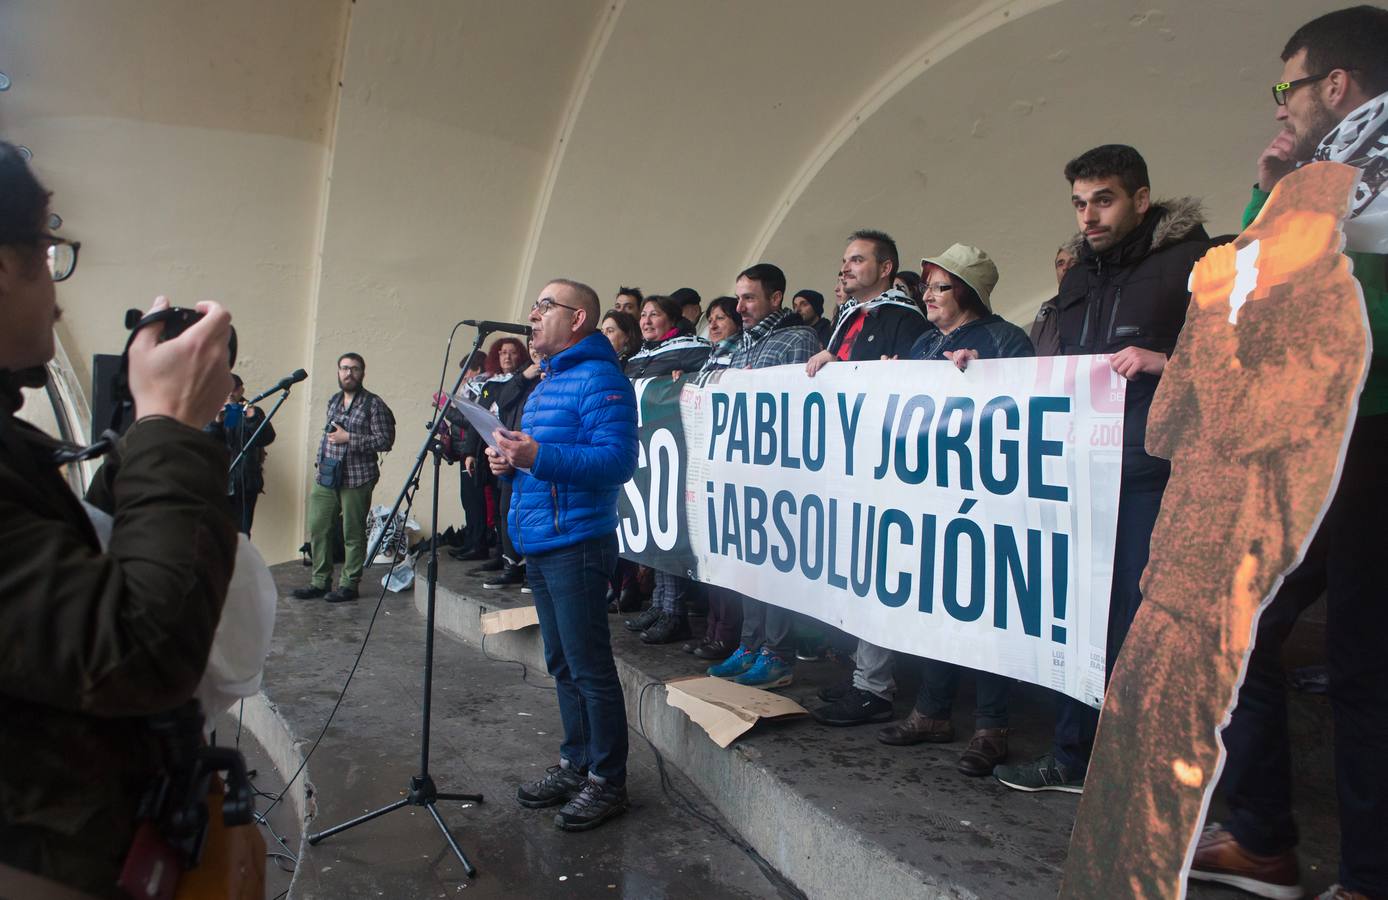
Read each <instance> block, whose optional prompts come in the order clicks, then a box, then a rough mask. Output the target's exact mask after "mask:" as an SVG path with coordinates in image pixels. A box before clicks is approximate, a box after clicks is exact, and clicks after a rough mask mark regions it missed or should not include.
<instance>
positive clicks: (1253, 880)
mask: <svg viewBox="0 0 1388 900" xmlns="http://www.w3.org/2000/svg"><path fill="white" fill-rule="evenodd" d="M1190 877H1191V878H1193V879H1195V880H1196V881H1212V882H1214V883H1215V884H1227V885H1229V886H1230V887H1236V888H1238V889H1239V890H1241V891H1247V892H1248V893H1250V894H1254V895H1256V896H1259V897H1269V898H1271V900H1300V898H1301V897H1302V896H1303V892H1302V890H1301V870H1300V868H1299V867H1298V866H1297V862H1296V854H1295V853H1294V852H1292V851H1291V850H1288V851H1287V852H1286V853H1279V854H1277V855H1276V856H1258V855H1257V854H1255V853H1249V852H1248V851H1247V850H1245V849H1244V848H1243V847H1241V846H1239V842H1238V841H1236V840H1234V836H1233V835H1232V834H1230V833H1229V832H1227V831H1225V830H1224V829H1223V828H1220V827H1219V825H1218V824H1212V825H1209V826H1208V827H1206V829H1205V832H1204V834H1202V835H1200V843H1198V844H1196V846H1195V860H1194V862H1192V863H1191V866H1190Z"/></svg>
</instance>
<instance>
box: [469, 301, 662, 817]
mask: <svg viewBox="0 0 1388 900" xmlns="http://www.w3.org/2000/svg"><path fill="white" fill-rule="evenodd" d="M599 321H600V314H599V309H598V295H597V294H596V293H594V291H593V289H592V288H590V287H589V286H588V285H586V284H582V283H580V282H577V281H571V280H569V279H567V278H557V279H555V280H554V281H551V282H550V283H549V284H546V285H545V286H544V288H543V289H542V290H541V291H540V296H539V298H538V299H537V300H536V301H535V303H534V305H533V306H532V307H531V310H530V327H531V329H532V330H531V346H532V347H533V348H534V350H535V352H536V353H537V354H538V355H539V356H540V357H542V361H541V363H540V372H541V380H540V383H539V384H538V385H536V387H535V389H534V390H533V391H531V393H530V396H529V397H528V398H527V399H526V401H525V411H524V412H523V413H522V414H521V422H520V429H519V430H508V429H497V431H495V432H494V433H493V434H492V435H491V438H492V441H493V442H494V445H493V446H491V447H488V448H487V461H488V463H489V465H490V466H491V469H492V472H493V474H495V475H496V476H498V477H499V478H505V479H510V480H511V507H510V510H509V512H508V514H507V519H506V525H507V527H508V528H509V529H510V534H511V540H512V542H513V543H514V544H515V545H516V552H517V553H519V554H521V555H523V556H524V557H525V558H526V562H527V569H528V571H527V574H528V576H529V578H530V587H531V589H532V590H533V592H534V596H535V612H536V614H537V616H538V617H539V620H540V637H541V639H542V640H543V641H544V646H545V664H546V667H547V668H548V669H549V674H550V675H552V676H553V677H554V687H555V691H556V692H557V693H558V695H559V718H560V720H561V721H562V723H563V726H564V740H563V743H561V744H560V746H559V763H558V765H555V766H551V767H550V769H549V771H548V773H547V774H546V775H545V777H544V778H541V779H539V780H537V781H531V782H526V783H524V784H522V785H520V787H519V788H517V790H516V799H517V801H518V802H519V803H520V804H521V806H524V807H527V808H529V809H542V808H545V807H550V806H560V804H563V805H562V806H561V807H560V810H559V813H558V815H556V816H555V818H554V824H555V826H556V827H558V828H560V829H562V830H564V831H586V830H588V829H590V828H596V827H597V826H599V825H601V824H602V823H603V822H605V821H607V820H608V819H611V818H613V817H614V816H618V815H621V814H622V813H623V812H625V811H626V809H627V803H628V801H627V790H626V775H627V717H626V701H625V700H624V699H623V695H622V683H621V680H620V679H619V678H618V676H617V665H616V662H615V661H614V660H613V658H612V639H611V635H610V633H609V631H608V625H607V586H608V583H609V582H610V581H611V579H612V574H613V572H614V571H616V568H617V492H618V491H620V490H621V488H622V485H624V484H626V483H627V482H628V481H630V480H631V476H632V474H633V473H634V472H635V471H636V459H637V433H636V393H635V391H633V390H632V386H631V382H630V381H628V380H627V378H626V376H624V375H623V374H622V369H621V367H620V366H619V365H618V363H617V354H616V352H615V351H614V350H613V349H612V344H611V343H610V342H609V341H608V340H607V337H606V336H605V335H603V334H602V332H600V331H598V324H599Z"/></svg>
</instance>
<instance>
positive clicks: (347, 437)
mask: <svg viewBox="0 0 1388 900" xmlns="http://www.w3.org/2000/svg"><path fill="white" fill-rule="evenodd" d="M365 378H366V360H364V359H362V358H361V356H360V355H359V354H356V353H344V354H342V356H340V357H338V360H337V386H338V387H339V388H341V390H339V391H338V392H337V393H336V394H333V395H332V397H330V398H328V424H327V425H325V426H324V428H323V437H322V439H321V440H320V441H319V443H318V477H317V478H315V479H314V482H313V486H312V487H311V488H309V494H308V541H309V552H310V553H311V554H312V555H313V581H312V582H310V583H309V584H307V585H305V586H304V587H301V588H296V589H295V590H294V596H295V598H297V599H299V600H313V599H316V598H318V597H324V596H325V595H326V597H325V599H326V600H327V601H328V602H329V603H342V602H344V601H347V600H355V599H357V584H358V583H360V581H361V572H362V569H364V568H366V517H367V514H368V513H369V512H370V511H371V492H372V490H374V489H375V487H376V480H377V479H378V478H380V477H381V468H380V464H379V463H378V462H377V460H376V454H378V453H386V452H388V451H389V450H390V448H391V447H393V446H394V445H395V414H394V413H392V412H391V411H390V407H389V406H386V402H385V401H384V400H382V399H381V398H380V397H378V396H376V395H375V394H373V393H371V392H370V391H368V390H367V389H366V388H364V387H362V381H363V380H365ZM339 514H341V516H342V546H343V549H344V551H345V558H344V560H343V563H342V578H341V580H339V581H338V583H337V590H335V591H329V590H328V585H330V584H331V583H332V579H333V544H332V538H333V522H334V520H335V519H336V517H337V516H338V515H339Z"/></svg>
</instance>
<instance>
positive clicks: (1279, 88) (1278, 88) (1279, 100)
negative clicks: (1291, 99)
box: [1272, 69, 1354, 106]
mask: <svg viewBox="0 0 1388 900" xmlns="http://www.w3.org/2000/svg"><path fill="white" fill-rule="evenodd" d="M1334 71H1335V70H1334V69H1331V70H1330V72H1326V73H1325V74H1323V75H1307V76H1306V77H1305V78H1297V79H1295V80H1293V81H1282V82H1279V83H1277V84H1274V85H1273V86H1272V99H1273V101H1274V102H1275V103H1276V104H1277V105H1278V106H1286V105H1287V95H1288V94H1290V93H1291V92H1292V91H1293V90H1294V89H1295V88H1299V87H1301V86H1302V85H1303V84H1314V83H1315V82H1317V81H1321V80H1322V79H1325V78H1329V77H1330V75H1331V73H1332V72H1334ZM1340 71H1342V72H1353V71H1354V70H1353V69H1340Z"/></svg>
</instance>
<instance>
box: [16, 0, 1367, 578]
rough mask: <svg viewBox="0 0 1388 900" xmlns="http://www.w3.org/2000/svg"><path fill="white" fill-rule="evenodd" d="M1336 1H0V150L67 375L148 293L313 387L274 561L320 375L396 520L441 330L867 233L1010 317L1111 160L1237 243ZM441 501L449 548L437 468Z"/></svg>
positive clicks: (725, 279)
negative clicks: (586, 289)
mask: <svg viewBox="0 0 1388 900" xmlns="http://www.w3.org/2000/svg"><path fill="white" fill-rule="evenodd" d="M1337 5H1339V4H1336V3H1329V2H1324V0H1315V2H1298V3H1278V4H1272V3H1266V2H1262V0H1171V2H1167V3H1164V4H1162V5H1161V6H1160V7H1153V6H1152V5H1150V4H1148V3H1137V2H1133V0H1104V2H1101V0H985V2H981V3H975V2H938V0H928V2H921V0H874V2H870V3H864V4H858V5H856V6H851V5H850V6H845V5H844V4H843V3H841V2H839V0H703V2H699V3H689V2H685V0H563V2H560V0H519V2H513V3H506V4H497V3H488V2H482V0H392V2H387V0H357V2H354V3H353V2H349V0H294V2H292V3H284V2H278V0H242V2H238V3H224V2H223V3H218V2H213V0H106V2H101V3H93V2H83V0H7V2H0V69H3V70H5V71H7V72H8V73H9V74H10V75H11V76H12V77H13V78H14V80H15V87H14V89H13V90H11V91H10V92H8V93H5V94H0V127H2V128H3V133H4V135H5V137H7V138H8V139H10V140H15V141H19V142H22V143H25V144H28V145H29V146H30V147H32V148H33V149H34V151H35V154H36V156H35V167H36V169H37V170H38V172H39V174H40V176H41V177H42V178H44V179H45V180H46V181H47V183H48V184H49V185H50V186H51V187H52V188H54V189H55V191H56V194H57V199H56V201H55V208H56V209H57V210H58V211H59V212H60V213H62V214H63V215H64V217H65V218H66V220H67V224H66V226H65V227H64V233H65V234H70V235H72V236H74V237H78V238H80V239H82V240H83V242H84V249H83V256H82V266H81V269H80V271H79V274H78V277H77V278H75V279H74V280H73V281H71V282H69V283H68V284H65V285H64V286H63V287H62V288H61V289H60V296H61V297H62V300H63V302H64V304H65V305H66V306H67V307H68V309H69V313H70V314H69V316H68V318H67V320H66V321H65V322H64V324H63V325H62V326H61V329H60V331H61V337H62V338H63V340H64V342H65V344H66V345H67V347H68V349H69V351H70V352H71V353H72V355H73V358H74V360H75V361H77V364H78V366H79V368H80V367H81V366H83V365H85V363H86V361H87V360H88V359H89V358H90V355H91V354H92V353H95V352H102V351H110V350H115V349H118V346H119V340H120V339H121V331H120V328H119V325H118V322H119V318H120V312H121V310H123V309H124V308H125V307H127V306H131V305H143V304H145V303H147V302H148V300H149V298H150V297H152V296H153V294H154V293H156V292H157V291H166V292H168V293H169V294H170V295H171V296H172V297H173V298H174V300H175V301H179V302H190V301H192V300H196V299H198V298H200V297H218V298H219V299H222V300H224V301H225V302H227V303H228V304H229V305H230V306H232V308H233V311H234V313H235V315H236V323H237V327H238V329H240V331H241V335H242V346H243V354H244V356H243V362H242V364H241V365H240V367H239V368H240V369H241V371H242V372H243V373H244V374H245V376H246V379H247V382H248V383H249V384H250V385H251V386H252V388H254V387H256V386H259V385H265V384H268V383H270V382H272V381H274V380H275V379H276V378H278V377H279V376H280V375H281V374H283V373H284V372H287V371H289V370H292V369H293V368H295V367H297V366H299V365H303V366H304V367H305V368H307V369H308V370H309V372H310V376H311V380H310V382H309V383H308V384H307V385H305V386H303V387H301V388H300V389H298V390H297V391H296V393H295V396H294V397H293V399H292V400H291V401H290V402H289V403H288V404H287V405H286V407H285V410H284V412H282V413H281V419H280V420H279V424H280V431H281V438H280V441H279V443H278V444H277V445H276V447H275V449H274V450H272V452H271V457H270V468H269V473H268V474H269V482H270V486H269V494H268V495H267V496H266V497H265V498H263V499H262V505H261V508H260V511H259V512H258V515H257V519H258V522H259V525H258V526H257V535H256V538H257V543H259V544H261V546H262V548H263V549H264V550H265V552H266V555H267V557H269V558H270V559H272V560H281V559H286V558H288V557H290V556H291V555H292V554H293V552H294V548H295V547H297V546H298V544H299V542H300V541H301V540H302V532H303V496H304V491H305V489H306V485H307V484H308V479H309V477H310V475H311V471H312V470H311V464H312V459H313V456H314V451H315V448H316V446H317V441H318V439H319V436H320V433H321V431H320V430H321V425H322V420H323V406H324V403H325V402H326V400H327V398H328V396H329V395H330V394H331V393H332V392H333V391H334V390H335V376H334V363H335V362H336V359H337V357H338V355H339V354H340V353H342V352H344V351H346V350H356V351H357V352H360V353H362V354H363V355H364V356H365V357H366V359H367V363H368V369H367V385H368V386H369V387H371V388H372V389H373V390H375V391H377V392H379V393H380V394H381V395H382V396H384V397H385V398H386V400H387V401H388V402H389V403H390V404H391V406H392V407H393V408H394V410H395V412H396V416H397V421H398V425H399V439H398V440H397V449H396V450H395V451H394V452H393V453H392V454H390V456H389V457H388V459H387V462H386V465H385V469H384V475H383V479H382V482H381V487H380V488H379V490H378V493H377V502H389V500H390V499H392V498H393V495H394V493H395V492H396V491H397V490H398V488H399V486H400V483H401V481H402V480H403V478H404V474H405V471H406V469H407V467H408V465H409V464H410V462H412V460H413V456H414V453H415V451H416V450H417V448H418V445H419V442H420V441H421V440H422V438H423V425H424V423H425V422H426V420H427V418H428V407H427V398H428V397H429V395H430V394H431V393H432V391H433V390H434V388H435V386H436V385H437V383H438V378H439V374H438V372H439V367H440V364H441V363H442V361H443V351H444V345H445V341H446V339H447V334H448V329H449V328H450V327H451V326H452V324H453V323H454V322H455V321H457V320H459V319H461V318H464V317H485V318H505V317H510V316H520V315H521V314H522V313H523V311H524V309H525V308H526V307H527V306H528V303H529V301H530V300H531V299H532V298H533V296H534V294H535V292H536V290H537V289H538V288H539V287H540V285H541V284H543V282H544V281H545V280H546V279H548V278H550V277H553V276H555V275H559V274H562V275H567V276H570V277H575V278H579V279H581V280H584V281H587V282H589V283H591V284H593V285H594V287H596V288H597V289H598V290H599V292H600V293H601V294H602V295H603V296H604V297H610V296H611V295H612V294H613V293H614V291H615V288H616V286H617V285H618V284H619V283H627V284H631V283H637V284H640V285H641V286H642V287H644V288H646V289H647V290H660V291H669V290H671V289H673V288H674V287H676V286H680V285H685V284H688V285H692V286H694V287H696V288H697V289H699V290H700V291H701V292H703V293H704V294H705V296H712V295H714V294H717V293H721V292H724V291H726V290H728V289H729V288H730V287H731V282H732V279H733V276H734V274H735V273H736V272H737V271H738V270H739V269H740V268H742V267H743V266H745V265H746V264H748V263H749V262H752V261H755V260H757V259H761V258H766V259H769V260H772V261H775V262H777V263H778V264H780V265H781V266H782V267H783V268H785V269H786V271H787V273H788V274H789V276H790V280H791V284H792V287H800V286H813V287H817V288H819V289H820V290H824V291H825V292H826V293H827V292H828V288H830V287H831V286H832V283H833V277H834V273H835V272H836V270H837V264H838V259H839V255H840V253H841V251H842V242H843V237H844V235H845V234H846V233H847V232H848V231H850V230H852V229H853V228H856V227H862V226H875V227H882V228H885V229H886V230H888V231H890V232H892V233H893V234H895V235H896V237H897V239H898V241H899V242H900V244H901V246H902V249H903V252H904V254H905V258H906V259H907V260H908V261H910V262H914V261H915V260H918V259H919V257H920V256H921V255H922V254H923V253H926V252H934V251H938V250H940V249H943V247H944V246H945V245H947V244H948V243H950V242H952V241H954V240H966V241H970V242H975V243H978V244H980V245H981V246H984V247H985V248H986V249H988V250H989V251H990V252H992V253H993V254H994V255H995V256H996V257H997V258H998V260H999V264H1000V267H1001V269H1002V281H1001V284H1000V286H999V288H998V291H997V293H996V295H995V299H996V302H997V306H998V308H999V310H1000V311H1001V312H1003V313H1004V314H1005V315H1008V316H1009V317H1010V318H1012V319H1013V320H1014V321H1018V322H1025V321H1027V320H1028V319H1029V318H1030V316H1031V314H1032V312H1033V310H1034V309H1035V307H1036V305H1037V304H1038V303H1039V302H1040V301H1041V300H1042V299H1044V298H1045V297H1046V296H1048V295H1049V292H1050V291H1051V290H1052V287H1053V283H1054V282H1053V276H1052V274H1051V269H1050V258H1051V254H1052V252H1053V250H1054V248H1055V246H1056V244H1057V243H1059V242H1060V240H1062V239H1063V238H1064V237H1065V236H1066V235H1067V234H1068V233H1069V232H1070V230H1071V228H1072V227H1073V219H1072V217H1071V215H1070V213H1069V211H1068V207H1067V204H1066V196H1067V193H1066V185H1065V184H1064V182H1063V180H1062V179H1061V177H1060V170H1061V168H1062V166H1063V165H1064V163H1065V161H1066V160H1067V159H1069V158H1070V157H1071V156H1072V155H1074V154H1075V153H1076V152H1078V151H1080V150H1083V149H1085V148H1087V147H1089V146H1092V145H1094V144H1097V143H1100V142H1105V141H1115V140H1117V141H1126V142H1130V143H1134V144H1135V145H1137V146H1138V147H1139V148H1140V149H1141V150H1142V151H1143V152H1144V153H1145V154H1146V155H1147V157H1148V159H1149V162H1150V163H1151V167H1152V175H1153V178H1154V181H1155V190H1156V193H1157V194H1158V195H1170V194H1177V193H1191V194H1197V195H1200V196H1203V197H1204V198H1205V200H1206V203H1207V204H1208V206H1209V211H1210V216H1211V220H1212V230H1213V231H1216V232H1218V231H1230V230H1233V229H1234V228H1235V226H1236V224H1237V218H1238V213H1239V211H1240V210H1241V208H1242V205H1243V201H1244V198H1245V192H1246V188H1247V185H1248V184H1249V182H1250V181H1251V180H1252V177H1253V160H1254V158H1255V156H1256V155H1257V153H1258V151H1259V150H1260V149H1261V148H1262V147H1263V146H1264V144H1265V143H1266V142H1267V141H1268V140H1269V139H1270V137H1271V135H1272V133H1273V130H1274V126H1273V122H1272V112H1273V109H1272V105H1271V102H1270V98H1269V97H1268V91H1267V87H1268V85H1269V84H1270V83H1271V82H1272V80H1273V79H1274V78H1275V77H1276V75H1277V74H1278V72H1279V69H1280V66H1279V63H1278V59H1277V54H1278V52H1279V50H1280V49H1281V46H1282V43H1283V41H1284V40H1285V39H1286V37H1287V36H1288V35H1289V34H1290V33H1291V31H1292V30H1293V29H1294V28H1295V27H1296V26H1297V25H1298V24H1300V23H1302V22H1304V21H1305V20H1307V19H1309V18H1311V17H1312V16H1314V15H1316V14H1318V13H1320V12H1323V11H1326V10H1328V9H1332V8H1334V7H1335V6H1337ZM339 80H340V82H341V88H340V89H339V87H338V82H339ZM470 339H471V334H470V333H469V332H467V331H463V332H462V333H460V335H459V339H458V340H459V343H458V344H456V345H455V346H454V349H453V354H452V358H453V360H455V361H456V360H457V359H458V358H459V357H460V356H461V355H462V352H463V349H464V344H466V343H467V342H468V341H470ZM455 373H456V370H455V369H451V368H450V372H449V381H450V383H451V380H452V377H453V375H454V374H455ZM80 374H83V375H85V373H80ZM442 492H443V496H444V501H443V504H442V506H441V514H442V521H443V522H444V523H445V524H452V523H456V522H457V521H458V520H459V518H460V513H459V509H458V504H457V499H456V493H457V473H456V470H446V471H445V475H444V481H443V486H442ZM428 513H429V504H428V496H427V484H426V487H425V495H424V496H423V497H421V498H420V503H419V504H417V506H416V508H415V516H416V518H418V519H419V520H421V521H427V518H428Z"/></svg>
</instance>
